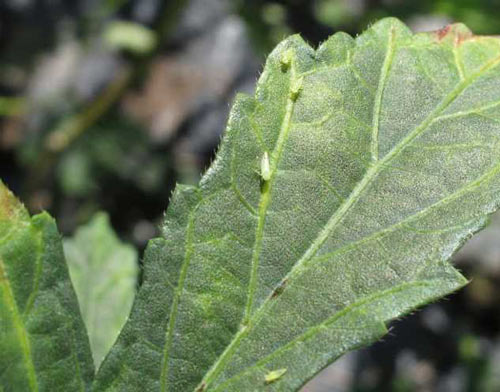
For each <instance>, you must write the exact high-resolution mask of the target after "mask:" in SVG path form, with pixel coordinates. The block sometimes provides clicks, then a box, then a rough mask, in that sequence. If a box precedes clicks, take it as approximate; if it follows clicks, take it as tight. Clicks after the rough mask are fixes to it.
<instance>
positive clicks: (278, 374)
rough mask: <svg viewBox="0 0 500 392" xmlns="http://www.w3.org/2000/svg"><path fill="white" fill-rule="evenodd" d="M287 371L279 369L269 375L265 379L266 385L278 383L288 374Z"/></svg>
mask: <svg viewBox="0 0 500 392" xmlns="http://www.w3.org/2000/svg"><path fill="white" fill-rule="evenodd" d="M286 370H287V369H286V368H284V369H277V370H273V371H270V372H269V373H267V374H266V376H265V377H264V379H265V381H266V384H271V383H272V382H275V381H278V380H279V379H280V378H281V377H283V375H284V374H285V373H286Z"/></svg>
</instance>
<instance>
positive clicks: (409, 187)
mask: <svg viewBox="0 0 500 392" xmlns="http://www.w3.org/2000/svg"><path fill="white" fill-rule="evenodd" d="M499 64H500V40H499V39H497V38H493V37H476V36H473V35H472V34H471V33H470V31H468V30H467V28H466V27H464V26H463V25H454V26H451V27H448V28H446V29H443V30H441V31H439V32H437V33H426V34H416V35H413V34H412V33H411V32H410V31H409V30H408V28H407V27H406V26H404V25H403V24H402V23H401V22H399V21H398V20H395V19H385V20H382V21H381V22H379V23H377V24H375V25H373V26H372V27H371V28H370V29H368V30H367V31H366V32H364V33H363V34H362V35H360V36H359V37H357V38H355V39H353V38H352V37H350V36H348V35H347V34H343V33H338V34H335V35H334V36H332V37H331V38H330V39H328V40H327V41H326V42H325V43H323V44H322V45H321V46H320V47H319V48H318V49H317V50H313V49H312V48H310V47H309V46H308V45H307V44H305V43H304V42H303V40H302V39H301V38H300V37H298V36H293V37H291V38H289V39H287V40H285V41H284V42H282V43H281V44H280V45H279V46H278V47H277V48H276V49H275V50H274V51H273V53H272V54H271V55H270V56H269V58H268V60H267V64H266V67H265V69H264V71H263V73H262V76H261V77H260V80H259V82H258V85H257V90H256V94H255V98H252V97H246V96H239V97H238V98H237V99H236V102H235V104H234V107H233V109H232V112H231V115H230V119H229V124H228V128H227V131H226V134H225V137H224V139H223V142H222V145H221V147H220V150H219V152H218V154H217V158H216V160H215V162H214V163H213V164H212V166H211V167H210V169H209V170H208V171H207V173H206V174H205V175H204V177H203V178H202V180H201V182H200V184H199V186H198V187H196V188H192V187H186V186H178V187H177V189H176V191H175V193H174V195H173V197H172V200H171V203H170V206H169V209H168V211H167V215H166V219H165V222H164V225H163V238H162V239H157V240H154V241H153V242H152V243H151V244H150V246H149V248H148V250H147V253H146V256H145V271H144V283H143V286H142V287H141V289H140V291H139V293H138V295H137V298H136V301H135V304H134V306H133V310H132V313H131V317H130V319H129V321H128V322H127V324H126V325H125V327H124V329H123V331H122V333H121V335H120V337H119V339H118V341H117V343H116V345H115V347H114V348H113V349H112V351H111V353H110V355H109V356H108V357H107V358H106V360H105V362H104V363H103V365H102V366H101V370H100V372H99V373H98V375H97V379H96V383H95V390H96V391H111V390H113V391H115V390H116V391H162V392H164V391H218V392H220V391H259V390H265V391H292V390H296V389H298V388H299V387H300V386H301V385H303V384H304V383H305V382H306V381H307V380H308V379H310V378H311V377H312V376H313V375H314V374H315V373H317V372H318V371H319V370H320V369H322V368H324V367H325V366H327V365H328V364H329V363H330V362H332V361H333V360H334V359H335V358H337V357H339V356H340V355H342V354H343V353H345V352H347V351H349V350H353V349H356V348H358V347H360V346H364V345H367V344H369V343H370V342H373V341H374V340H376V339H378V338H380V337H381V336H382V335H384V334H385V333H386V331H387V328H386V325H387V323H388V322H389V321H390V320H393V319H395V318H397V317H400V316H402V315H404V314H406V313H408V312H410V311H411V310H413V309H415V308H416V307H417V306H420V305H423V304H425V303H428V302H430V301H433V300H436V299H438V298H440V297H442V296H444V295H446V294H448V293H450V292H452V291H454V290H456V289H458V288H460V287H461V286H463V285H464V284H466V279H465V278H464V277H463V276H462V275H460V274H459V273H458V271H456V270H455V269H454V268H453V267H452V266H451V265H450V264H449V262H448V260H449V259H450V257H451V255H452V254H453V252H455V251H456V250H457V249H458V248H459V247H460V246H461V245H462V244H463V242H464V241H465V240H466V239H467V238H468V237H470V236H471V234H472V233H474V232H475V231H477V230H479V229H480V228H482V227H483V226H484V225H485V222H486V220H487V215H488V214H489V213H491V212H492V211H494V210H495V209H496V208H497V207H498V205H499V201H500V200H499V199H500V160H499V157H500V148H499V147H500V144H499V141H500V66H499ZM266 152H268V154H269V156H268V158H264V161H267V160H268V162H266V163H265V166H266V168H265V173H264V174H265V175H264V176H261V174H262V173H261V164H262V162H263V160H262V159H263V157H264V154H265V153H266ZM267 165H269V167H268V168H267ZM276 369H287V371H286V373H284V374H283V375H282V376H281V377H280V378H279V379H276V380H275V381H274V382H272V383H269V384H266V375H268V374H269V373H270V372H273V371H275V370H276Z"/></svg>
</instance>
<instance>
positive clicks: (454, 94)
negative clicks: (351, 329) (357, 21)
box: [195, 56, 500, 390]
mask: <svg viewBox="0 0 500 392" xmlns="http://www.w3.org/2000/svg"><path fill="white" fill-rule="evenodd" d="M499 63H500V56H499V57H496V58H494V59H492V60H490V61H489V62H488V63H486V64H485V65H484V66H483V67H481V68H480V69H479V70H478V71H477V72H475V73H472V74H471V75H470V76H469V77H468V78H466V79H464V80H461V81H460V82H459V83H458V84H457V85H456V87H455V88H454V89H453V90H452V91H451V92H450V93H449V94H448V95H447V96H446V97H445V98H444V99H443V100H442V101H441V103H440V104H439V105H438V106H437V108H436V109H435V110H433V111H432V112H431V113H430V114H429V115H428V116H427V117H426V118H425V119H424V120H423V121H422V122H421V123H420V124H419V125H418V126H416V127H415V128H414V129H413V130H412V131H411V132H410V133H409V134H408V135H407V136H406V137H404V138H403V139H402V140H401V141H400V142H399V143H398V144H396V145H395V146H394V147H393V148H392V149H391V150H390V151H389V153H387V154H386V155H385V157H384V158H382V159H380V160H377V161H376V162H374V163H373V164H372V166H371V167H370V168H369V169H368V170H367V172H366V174H365V176H363V178H362V179H361V180H360V181H359V182H358V184H357V185H356V186H355V188H354V189H353V191H352V192H351V194H350V196H349V197H348V198H346V199H345V201H344V203H343V204H342V205H341V206H340V207H339V208H338V209H337V210H336V211H335V213H334V214H333V215H332V217H331V218H330V219H329V221H328V222H327V224H326V225H325V226H324V228H323V230H321V231H320V233H319V235H318V236H317V237H316V240H315V241H314V242H313V243H312V244H311V246H310V247H309V248H308V249H307V250H306V252H305V253H304V255H303V256H302V257H301V258H300V259H299V260H298V261H297V262H296V263H295V264H294V266H293V267H292V268H291V270H290V272H289V273H288V274H287V275H286V276H285V277H284V278H283V279H282V280H281V282H280V284H281V283H282V282H283V281H287V280H289V279H290V278H292V277H293V276H295V275H298V274H299V273H300V270H301V267H302V266H303V265H304V263H306V262H307V261H308V260H310V259H311V258H312V257H314V255H315V254H316V252H317V251H318V250H319V248H320V247H321V246H322V245H323V243H324V242H325V241H326V239H327V238H328V235H329V234H330V233H331V232H332V231H333V229H334V228H335V227H336V226H337V224H338V223H339V222H340V221H341V219H342V218H343V217H344V216H345V215H346V213H347V212H348V211H349V210H350V208H351V207H352V206H353V205H354V204H355V203H356V202H357V201H358V200H359V198H360V197H361V195H362V193H363V191H364V190H365V189H366V187H367V186H368V185H369V184H370V183H371V182H372V181H373V180H375V178H376V177H377V176H378V175H379V174H380V173H381V172H382V171H383V169H384V168H385V167H386V166H387V164H388V163H389V162H390V161H392V160H393V159H394V158H396V157H397V156H398V155H399V154H400V153H401V151H402V150H403V149H404V148H405V147H406V146H407V145H409V143H411V142H412V141H413V140H414V139H415V138H417V137H418V136H419V135H420V134H421V133H423V132H424V131H425V130H426V129H427V128H428V127H429V126H430V125H431V124H432V123H433V121H434V120H436V119H437V118H438V116H439V114H440V113H442V112H443V111H444V110H445V109H446V108H447V107H448V106H449V105H450V104H451V103H452V102H453V101H455V99H457V98H458V97H459V96H460V94H461V93H462V92H463V91H464V90H465V89H466V88H467V87H468V86H470V85H471V84H472V83H473V82H474V81H475V80H476V79H477V78H478V77H480V76H481V75H483V74H484V73H486V72H487V71H489V70H491V69H492V68H494V67H495V66H497V65H498V64H499ZM271 295H272V292H271V293H270V294H269V295H268V297H267V298H266V299H265V300H264V301H263V303H262V304H261V305H260V307H259V308H258V309H256V310H255V312H254V313H253V315H252V316H251V317H250V319H249V320H248V323H247V325H246V326H244V327H242V328H241V329H240V330H239V331H238V332H237V333H236V334H235V336H234V338H233V340H232V341H231V342H230V343H229V345H228V346H227V348H226V350H225V351H224V352H223V353H222V354H221V355H220V356H219V358H218V360H217V361H216V362H215V363H214V365H213V366H212V368H211V369H210V370H209V371H208V372H207V373H206V375H205V377H204V378H203V380H202V381H201V383H200V384H199V385H198V387H197V388H200V387H202V386H203V387H205V388H206V387H207V386H208V385H209V384H210V383H211V382H212V381H213V380H214V379H215V377H216V376H217V375H218V374H219V373H220V371H221V370H222V368H223V366H224V365H225V364H226V363H227V361H228V360H229V359H230V357H231V356H232V355H233V354H234V352H235V350H236V348H237V346H238V345H239V343H240V342H241V340H242V339H243V338H244V337H245V336H246V335H247V334H248V333H249V332H250V330H251V327H252V326H253V325H256V324H257V323H258V322H259V320H260V319H261V317H262V316H263V314H264V313H265V310H266V309H267V308H268V306H269V305H270V298H271ZM197 388H196V389H197ZM196 389H195V390H196Z"/></svg>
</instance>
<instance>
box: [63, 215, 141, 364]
mask: <svg viewBox="0 0 500 392" xmlns="http://www.w3.org/2000/svg"><path fill="white" fill-rule="evenodd" d="M64 253H65V255H66V260H67V262H68V267H69V272H70V276H71V281H72V282H73V284H74V286H75V291H76V294H77V296H78V303H79V305H80V310H81V312H82V316H83V320H84V322H85V326H86V327H87V331H88V334H89V339H90V347H91V348H92V356H93V357H94V364H95V367H96V368H99V365H100V364H101V362H102V360H103V359H104V356H105V355H106V354H107V353H108V351H109V349H110V348H111V346H112V345H113V343H114V342H115V339H116V337H117V336H118V333H119V332H120V330H121V328H122V327H123V324H124V323H125V321H126V319H127V317H128V315H129V312H130V308H131V306H132V301H133V300H134V295H135V285H136V278H137V272H138V263H137V251H136V250H135V249H134V248H133V247H132V246H130V245H126V244H123V243H122V242H121V241H120V240H119V238H118V237H117V236H116V234H115V232H114V231H113V229H112V227H111V225H110V223H109V218H108V216H107V215H106V214H104V213H99V214H96V215H95V216H94V217H93V218H92V220H91V221H90V222H89V223H88V224H87V225H85V226H82V227H80V228H79V229H78V230H77V231H76V233H75V235H74V237H73V238H69V239H67V240H65V241H64Z"/></svg>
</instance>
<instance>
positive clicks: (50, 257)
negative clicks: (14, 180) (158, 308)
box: [0, 182, 94, 392]
mask: <svg viewBox="0 0 500 392" xmlns="http://www.w3.org/2000/svg"><path fill="white" fill-rule="evenodd" d="M0 353H1V354H0V390H2V391H5V392H7V391H13V392H14V391H15V392H17V391H30V392H34V391H37V392H42V391H46V392H53V391H61V392H63V391H64V392H67V391H85V390H88V389H89V387H90V383H91V381H92V378H93V374H94V367H93V364H92V357H91V354H90V347H89V344H88V339H87V336H86V333H85V327H84V325H83V321H82V319H81V317H80V313H79V310H78V303H77V300H76V296H75V293H74V291H73V288H72V287H71V281H70V278H69V276H68V270H67V267H66V264H65V262H64V254H63V249H62V245H61V240H60V236H59V234H58V232H57V228H56V225H55V223H54V221H53V220H52V218H50V217H49V216H48V214H46V213H42V214H40V215H36V216H34V217H33V218H30V216H29V215H28V212H27V211H26V209H25V208H24V207H23V206H22V205H21V203H19V202H18V201H17V200H16V199H15V198H14V196H13V195H12V194H11V193H10V192H9V191H8V190H7V188H6V187H5V186H4V185H3V183H2V182H0Z"/></svg>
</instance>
